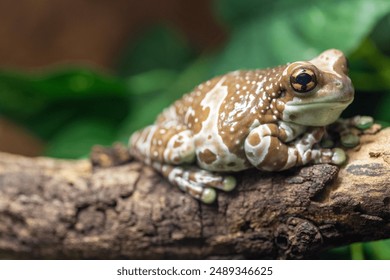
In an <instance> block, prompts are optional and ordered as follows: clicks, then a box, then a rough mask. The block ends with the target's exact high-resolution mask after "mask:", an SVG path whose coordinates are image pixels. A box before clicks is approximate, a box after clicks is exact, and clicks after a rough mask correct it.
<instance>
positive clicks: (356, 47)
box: [0, 0, 390, 259]
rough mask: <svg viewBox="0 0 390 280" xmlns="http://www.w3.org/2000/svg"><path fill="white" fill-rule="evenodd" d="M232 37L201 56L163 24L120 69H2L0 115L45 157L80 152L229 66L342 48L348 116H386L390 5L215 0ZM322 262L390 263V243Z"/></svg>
mask: <svg viewBox="0 0 390 280" xmlns="http://www.w3.org/2000/svg"><path fill="white" fill-rule="evenodd" d="M214 8H215V9H214V10H215V17H216V19H217V20H218V21H219V22H220V23H221V25H222V26H224V27H225V28H226V30H227V33H228V34H229V38H228V40H227V42H226V43H225V45H224V46H222V47H221V48H220V49H219V50H217V51H215V52H214V53H207V54H202V55H200V54H198V53H197V51H196V49H195V48H194V47H193V46H191V45H189V44H188V42H187V41H186V40H185V39H184V37H183V36H182V35H181V34H179V33H177V31H176V30H173V29H172V28H167V27H164V26H157V27H155V28H152V29H151V30H149V31H147V32H145V33H144V34H142V36H140V38H139V40H138V41H137V42H136V43H133V44H130V45H129V47H128V48H127V49H126V50H125V52H124V53H123V55H122V56H121V58H120V60H119V61H118V67H117V72H116V73H115V74H107V73H101V72H98V71H96V70H92V69H88V68H84V67H76V68H73V69H54V70H52V71H48V72H43V73H18V72H12V71H6V70H4V71H1V72H0V113H1V114H2V115H3V116H5V117H7V118H10V119H12V120H14V121H16V122H18V123H20V124H22V125H24V126H25V127H26V128H28V129H29V130H30V131H32V132H33V133H35V134H36V135H38V136H39V137H41V138H42V139H44V140H45V142H46V143H47V147H46V151H45V155H48V156H54V157H62V158H77V157H81V156H85V155H87V154H88V152H89V150H90V148H91V146H93V145H94V144H104V145H110V144H111V143H112V142H114V141H118V140H121V141H126V139H127V138H128V136H129V135H130V134H131V132H133V131H135V130H136V129H139V128H141V127H143V126H145V125H147V124H150V123H152V122H153V120H154V119H155V117H156V115H157V114H158V113H159V112H160V111H161V110H162V109H163V108H164V107H166V106H168V105H169V104H171V103H172V102H173V101H174V100H176V99H177V98H179V97H180V96H181V95H183V93H185V92H187V91H190V90H191V89H192V88H193V87H194V86H196V85H197V84H198V83H200V82H202V81H204V80H206V79H208V78H210V77H212V76H213V75H216V74H221V73H224V72H226V71H230V70H236V69H240V68H263V67H270V66H274V65H278V64H284V63H286V62H288V61H294V60H304V59H308V58H311V57H313V56H315V55H317V54H318V53H320V52H321V51H323V50H325V49H327V48H338V49H341V50H342V51H344V52H345V53H346V54H347V56H348V57H349V58H350V76H351V78H352V80H353V82H354V85H355V88H356V98H355V101H354V103H353V104H352V105H351V106H350V107H349V108H348V110H347V111H346V115H356V114H367V115H373V116H374V117H375V118H377V119H378V120H380V121H382V122H383V123H384V124H389V122H390V110H389V109H388V108H390V1H388V0H342V1H340V0H312V1H307V0H295V1H291V0H262V1H261V0H240V1H238V0H215V1H214ZM322 257H324V258H336V259H337V258H353V259H362V258H371V259H378V258H380V259H390V241H388V240H385V241H378V242H371V243H364V244H354V245H352V246H347V247H342V248H338V249H335V250H333V251H330V252H328V253H326V254H324V255H323V256H322Z"/></svg>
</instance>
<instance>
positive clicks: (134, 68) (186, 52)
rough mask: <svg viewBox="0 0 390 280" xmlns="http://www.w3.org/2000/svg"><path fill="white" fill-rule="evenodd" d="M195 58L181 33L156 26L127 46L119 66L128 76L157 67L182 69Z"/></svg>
mask: <svg viewBox="0 0 390 280" xmlns="http://www.w3.org/2000/svg"><path fill="white" fill-rule="evenodd" d="M193 58H194V51H193V50H192V49H191V48H190V46H189V45H188V44H187V42H186V41H185V40H184V38H183V37H182V36H180V34H178V33H177V32H175V31H174V30H172V29H170V28H167V27H163V26H156V27H153V28H152V29H151V30H149V31H148V32H146V33H144V34H143V35H142V36H141V37H140V38H139V39H138V41H137V42H136V43H135V44H134V43H132V44H131V45H130V46H129V47H128V48H127V50H126V52H125V53H124V54H123V55H122V56H121V58H120V60H119V62H118V67H117V68H118V70H119V73H120V75H121V76H126V77H127V76H129V75H134V74H138V73H143V72H148V71H151V70H155V69H170V70H182V69H184V68H185V66H186V65H187V64H188V63H189V62H190V60H191V59H193Z"/></svg>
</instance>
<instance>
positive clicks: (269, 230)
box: [0, 129, 390, 259]
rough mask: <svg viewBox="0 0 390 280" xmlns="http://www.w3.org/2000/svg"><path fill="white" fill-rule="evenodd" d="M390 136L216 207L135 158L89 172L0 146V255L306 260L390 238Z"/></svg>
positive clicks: (84, 164) (80, 164)
mask: <svg viewBox="0 0 390 280" xmlns="http://www.w3.org/2000/svg"><path fill="white" fill-rule="evenodd" d="M389 140H390V129H385V130H382V131H381V132H379V133H378V134H376V135H365V136H363V138H362V144H361V145H360V146H359V147H358V148H355V149H351V150H349V152H348V154H349V163H348V164H347V165H346V166H344V167H342V168H341V169H340V170H339V168H337V167H335V166H331V165H327V164H323V165H314V166H308V167H303V168H296V169H293V170H289V171H286V172H281V173H262V172H259V171H256V170H252V171H248V172H244V173H242V174H239V180H240V184H239V186H238V188H237V190H235V191H234V192H232V193H219V197H218V202H217V203H216V204H215V205H203V204H200V203H199V202H197V201H195V200H193V199H191V198H190V197H188V196H187V195H184V194H183V193H181V192H180V191H179V190H177V189H176V188H174V187H171V186H170V185H169V184H168V183H167V182H165V181H164V180H162V179H161V177H160V176H159V175H158V174H156V173H155V172H154V171H153V170H152V169H150V168H148V167H145V166H143V165H142V164H141V163H139V162H135V161H132V162H129V163H127V164H123V165H120V166H114V167H107V168H93V167H92V165H91V163H90V161H88V160H80V161H65V160H55V159H49V158H25V157H20V156H14V155H9V154H0V257H2V258H45V259H48V258H50V259H51V258H53V259H58V258H71V259H74V258H75V259H79V258H98V259H118V258H131V259H144V258H146V259H149V258H153V259H160V258H267V259H270V258H272V259H273V258H309V257H310V256H312V254H314V253H316V252H318V251H320V250H323V249H326V248H329V247H333V246H337V245H342V244H348V243H351V242H353V241H365V240H376V239H382V238H387V237H390V172H389V171H390V147H389V145H390V143H389V142H390V141H389ZM109 158H110V157H109V156H108V157H107V159H109ZM107 165H109V164H107Z"/></svg>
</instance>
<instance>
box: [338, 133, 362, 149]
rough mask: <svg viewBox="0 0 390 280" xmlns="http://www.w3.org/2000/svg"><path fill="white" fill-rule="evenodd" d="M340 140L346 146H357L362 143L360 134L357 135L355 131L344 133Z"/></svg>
mask: <svg viewBox="0 0 390 280" xmlns="http://www.w3.org/2000/svg"><path fill="white" fill-rule="evenodd" d="M340 141H341V144H342V145H343V146H344V147H346V148H353V147H356V146H357V145H359V143H360V139H359V136H357V135H355V134H353V133H348V134H345V135H342V136H341V138H340Z"/></svg>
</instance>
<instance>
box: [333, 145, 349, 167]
mask: <svg viewBox="0 0 390 280" xmlns="http://www.w3.org/2000/svg"><path fill="white" fill-rule="evenodd" d="M332 151H333V155H332V159H331V162H332V163H333V164H336V165H342V164H344V163H345V162H346V161H347V155H346V154H345V152H344V150H343V149H340V148H335V149H333V150H332Z"/></svg>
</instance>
